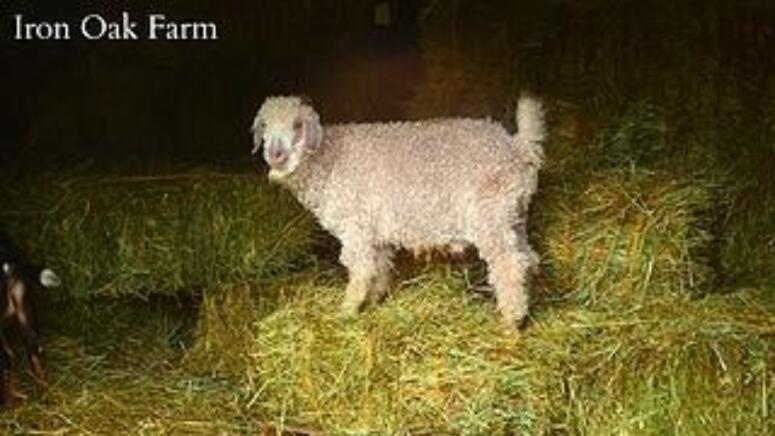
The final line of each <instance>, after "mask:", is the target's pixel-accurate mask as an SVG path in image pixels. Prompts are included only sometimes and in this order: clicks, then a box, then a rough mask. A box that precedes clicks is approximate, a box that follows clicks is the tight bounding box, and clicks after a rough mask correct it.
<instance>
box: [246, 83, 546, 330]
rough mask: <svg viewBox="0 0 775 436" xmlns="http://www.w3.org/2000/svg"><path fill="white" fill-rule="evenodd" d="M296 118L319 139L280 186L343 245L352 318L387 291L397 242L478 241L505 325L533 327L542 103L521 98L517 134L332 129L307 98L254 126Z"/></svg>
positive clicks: (426, 127)
mask: <svg viewBox="0 0 775 436" xmlns="http://www.w3.org/2000/svg"><path fill="white" fill-rule="evenodd" d="M297 119H301V120H303V121H304V122H305V123H307V124H308V125H309V126H310V129H311V131H313V132H317V133H318V136H319V137H318V138H316V139H319V140H320V141H319V143H317V144H306V145H304V148H303V150H301V151H299V153H300V158H299V163H298V166H297V167H296V168H295V170H294V171H293V172H291V173H290V174H287V175H286V176H284V177H280V178H278V181H280V182H281V183H283V184H285V185H286V186H287V187H288V188H289V189H291V190H292V191H293V192H294V193H295V195H296V196H297V197H298V199H299V200H300V201H301V202H302V203H303V204H304V205H305V206H306V207H307V208H309V209H310V210H311V211H312V213H314V214H315V216H316V217H317V218H318V219H319V220H320V223H321V224H322V225H323V227H324V228H325V229H326V230H328V231H330V232H331V233H332V234H333V235H334V236H336V237H337V238H338V239H339V240H340V241H341V242H342V255H341V261H342V263H343V264H344V265H345V266H346V267H347V268H348V270H349V273H350V284H349V285H348V290H347V296H346V299H345V303H344V306H343V309H344V310H345V311H346V312H348V313H353V312H355V311H357V310H358V309H359V308H360V307H361V305H362V304H363V303H364V302H365V301H366V299H367V297H372V298H379V297H380V296H381V295H382V294H384V292H385V291H386V290H387V286H388V283H389V280H388V278H387V275H388V273H389V270H390V268H391V261H390V257H391V254H392V251H393V250H394V249H395V248H396V247H405V248H408V249H410V250H425V249H428V248H436V247H449V246H455V247H459V246H461V245H470V244H473V245H474V246H476V248H477V249H478V251H479V254H480V256H481V257H482V258H483V259H484V260H485V261H486V262H487V263H488V267H489V273H490V282H491V284H492V285H493V287H494V288H495V293H496V296H497V298H498V307H499V308H500V310H501V312H502V314H503V316H504V319H505V321H506V322H507V323H509V324H512V325H513V324H516V323H520V322H522V321H523V320H524V317H525V316H526V315H527V311H528V304H527V292H526V289H525V286H526V276H527V273H528V270H529V269H530V268H531V267H533V266H535V265H536V263H537V260H538V257H537V255H536V254H535V252H534V251H533V250H532V249H531V247H530V245H529V244H528V241H527V234H526V230H525V226H526V217H527V208H528V205H529V203H530V198H531V197H532V195H533V193H534V192H535V190H536V186H537V180H538V170H539V168H540V166H541V161H542V157H543V149H542V141H543V139H544V136H545V132H544V130H545V128H544V116H543V109H542V105H541V102H540V101H539V100H537V99H535V98H533V97H530V96H526V95H523V96H522V97H521V98H520V101H519V104H518V109H517V122H518V125H519V128H520V130H519V132H518V133H517V134H516V135H510V134H509V133H508V132H506V130H505V129H504V128H503V127H502V126H501V125H500V124H497V123H495V122H492V121H490V120H481V119H464V118H454V119H436V120H427V121H418V122H391V123H370V124H339V125H330V126H321V125H320V122H319V117H318V114H317V112H316V111H315V110H314V108H312V106H311V105H309V104H308V103H306V102H304V101H303V100H302V99H300V98H298V97H270V98H268V99H267V100H266V101H265V102H264V104H263V106H262V108H261V109H260V111H259V113H258V115H257V118H256V123H255V125H260V126H261V128H262V130H267V129H268V130H272V129H280V128H281V127H282V126H279V127H278V126H275V125H273V124H288V123H293V121H294V120H297ZM256 140H257V141H260V140H261V138H260V137H259V136H258V135H257V138H256Z"/></svg>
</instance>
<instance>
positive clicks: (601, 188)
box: [532, 169, 713, 304]
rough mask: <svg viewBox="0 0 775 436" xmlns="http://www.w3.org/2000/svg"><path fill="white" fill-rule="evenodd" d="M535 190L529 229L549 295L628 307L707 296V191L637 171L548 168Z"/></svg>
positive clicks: (709, 191) (709, 277)
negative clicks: (622, 302) (663, 297)
mask: <svg viewBox="0 0 775 436" xmlns="http://www.w3.org/2000/svg"><path fill="white" fill-rule="evenodd" d="M541 184H542V188H541V191H540V193H539V197H538V198H537V200H536V201H535V203H534V205H535V206H534V208H535V211H534V217H533V221H532V223H533V225H534V228H535V229H536V233H537V238H536V239H537V241H538V245H539V252H541V253H542V255H543V256H544V272H545V273H546V274H547V275H548V277H549V281H550V285H551V287H552V292H557V291H571V292H572V293H573V295H574V296H575V297H577V298H580V299H582V300H584V301H586V302H587V303H588V304H597V303H598V302H600V301H601V300H604V299H609V298H622V297H623V298H625V299H626V302H627V304H634V303H636V302H643V301H644V300H645V299H646V298H648V297H650V296H653V295H658V294H672V295H684V296H686V295H690V294H691V293H693V292H694V293H696V292H702V291H707V290H708V289H707V285H709V284H710V283H711V282H712V279H713V271H712V270H711V268H710V260H709V252H710V250H711V242H712V238H711V235H710V229H709V227H710V225H709V220H710V211H711V209H712V206H713V187H712V186H711V185H709V184H707V183H705V184H703V182H702V180H693V181H691V182H689V181H685V180H681V179H679V178H675V177H671V176H669V175H667V174H663V173H657V172H649V171H644V170H635V169H630V170H607V171H597V172H594V171H590V172H589V173H588V175H587V176H580V175H579V173H570V174H568V175H566V174H565V173H564V172H563V171H562V170H552V169H550V170H549V171H548V172H547V173H546V174H545V178H544V179H542V181H541Z"/></svg>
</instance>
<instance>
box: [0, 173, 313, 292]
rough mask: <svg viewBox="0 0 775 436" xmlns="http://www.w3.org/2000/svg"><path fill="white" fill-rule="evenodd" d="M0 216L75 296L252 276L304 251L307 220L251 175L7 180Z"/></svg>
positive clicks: (283, 265) (296, 261) (291, 262)
mask: <svg viewBox="0 0 775 436" xmlns="http://www.w3.org/2000/svg"><path fill="white" fill-rule="evenodd" d="M4 191H5V192H3V194H2V196H0V198H1V199H2V200H0V201H2V203H3V204H0V224H2V227H3V228H4V229H6V231H8V232H9V233H10V234H12V235H14V237H15V238H16V239H17V240H19V241H20V243H22V245H23V246H24V247H25V248H27V249H28V250H29V251H30V252H31V254H32V255H33V257H35V258H37V259H41V260H43V259H45V260H46V262H47V263H48V265H50V266H51V267H52V268H54V269H55V270H56V271H57V272H58V273H59V274H60V276H61V277H62V279H63V282H64V283H65V287H66V289H67V290H68V291H69V292H70V293H71V294H72V295H74V296H77V297H92V296H97V295H111V296H120V295H138V294H139V295H148V294H150V293H164V294H170V293H174V292H177V291H180V290H202V289H204V288H208V289H211V288H215V287H217V286H219V285H220V284H224V283H228V284H234V283H245V282H247V283H253V282H256V281H259V280H262V279H266V278H268V277H270V276H273V275H277V274H280V273H284V272H288V271H289V270H291V269H293V268H294V267H298V266H299V265H300V264H304V262H305V260H304V259H305V258H307V259H308V258H309V254H308V248H309V246H310V241H311V240H312V238H313V220H312V218H311V217H310V216H309V214H307V213H306V212H305V211H303V210H302V209H301V207H299V206H298V204H297V203H296V201H295V200H294V199H293V198H292V197H291V196H290V195H288V194H287V193H286V192H284V191H283V190H281V189H277V188H276V187H273V186H268V185H267V184H266V182H265V180H264V179H263V178H262V177H260V176H259V175H257V174H255V175H252V174H239V173H236V174H235V173H230V174H224V173H217V172H204V171H190V172H184V173H179V174H167V175H158V176H148V177H131V176H94V177H68V178H41V179H39V180H34V181H33V180H29V181H13V182H11V183H6V184H4Z"/></svg>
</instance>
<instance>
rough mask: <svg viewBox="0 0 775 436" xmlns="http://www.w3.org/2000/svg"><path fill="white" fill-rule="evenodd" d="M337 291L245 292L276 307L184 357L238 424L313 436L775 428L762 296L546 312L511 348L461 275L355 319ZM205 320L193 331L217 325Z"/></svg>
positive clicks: (422, 285) (488, 304)
mask: <svg viewBox="0 0 775 436" xmlns="http://www.w3.org/2000/svg"><path fill="white" fill-rule="evenodd" d="M343 285H344V284H343V283H342V282H341V281H336V280H334V281H332V280H330V279H315V280H309V281H303V282H301V283H289V284H285V285H282V286H278V287H276V288H272V289H256V290H255V293H256V295H257V296H258V297H257V298H258V299H260V298H261V297H262V296H263V295H265V293H269V294H271V295H281V296H282V297H280V300H281V301H282V304H279V305H277V306H276V307H275V308H274V309H273V310H270V311H263V310H258V311H255V312H253V313H254V314H253V315H252V316H250V315H247V314H246V313H245V312H242V314H241V316H242V317H243V318H241V319H240V321H239V322H234V323H233V325H234V326H235V327H236V332H238V333H237V334H235V331H232V332H229V329H228V328H220V329H219V330H218V331H219V332H220V333H219V334H220V335H223V336H221V337H222V338H223V339H224V340H222V341H219V340H216V339H217V338H216V337H217V336H218V333H216V330H213V329H210V330H208V336H207V338H208V340H209V341H210V343H211V344H220V345H221V347H216V349H213V348H211V349H209V350H205V349H203V348H199V349H195V350H194V352H193V353H192V354H190V355H189V357H191V356H193V355H197V354H199V355H198V360H197V361H198V362H200V364H201V362H208V364H206V365H205V366H204V367H202V366H200V364H197V365H195V367H196V368H198V369H199V370H200V371H202V370H206V371H213V370H218V371H217V372H218V373H221V374H228V375H231V376H233V377H236V378H237V379H239V380H240V381H241V383H240V384H241V385H242V386H244V387H245V389H247V391H248V394H247V398H246V399H245V404H244V407H245V413H246V414H248V415H250V416H262V417H264V418H265V419H267V420H268V421H269V422H271V423H272V424H273V425H274V426H277V427H278V428H283V427H289V428H308V429H316V430H319V431H321V432H322V433H324V434H329V433H336V434H372V433H376V434H405V433H424V434H514V433H516V434H522V433H527V434H544V433H550V432H557V431H560V432H571V433H572V432H576V431H581V432H583V433H589V434H608V433H641V432H643V431H648V432H650V433H654V434H665V433H681V434H708V433H714V434H730V433H745V434H753V433H762V434H766V433H767V432H771V431H772V430H774V429H775V421H774V420H772V417H771V414H772V412H771V408H772V402H773V401H775V384H773V382H775V352H773V346H775V340H773V338H774V337H775V301H774V300H773V299H772V298H769V297H771V295H767V294H766V293H764V292H758V291H753V290H749V291H745V292H740V293H737V294H734V295H727V296H713V297H708V298H705V299H701V300H698V301H692V302H688V301H686V300H685V299H682V298H676V297H673V296H670V295H663V296H659V297H655V298H653V299H651V300H648V301H646V302H643V303H641V304H633V305H632V307H630V308H627V309H626V310H623V309H622V308H621V306H619V305H606V304H599V305H598V306H597V307H596V308H595V310H590V309H588V308H585V307H582V306H579V305H575V304H564V305H560V304H556V303H547V302H546V301H545V300H542V301H539V304H538V305H537V308H536V310H535V320H534V323H533V324H532V326H531V327H530V328H529V329H528V330H527V331H525V332H524V333H523V334H522V335H521V336H519V337H517V336H514V335H511V334H508V333H505V332H504V331H503V330H502V328H501V326H500V325H499V322H498V317H497V311H496V309H495V305H494V303H493V302H492V301H491V300H490V299H486V298H482V297H480V296H477V295H474V294H471V293H469V292H466V289H465V288H466V284H465V280H463V278H462V277H461V276H458V275H453V276H443V275H439V274H436V275H424V276H421V277H419V278H418V279H416V280H414V281H413V282H411V283H406V284H404V285H403V286H401V287H400V288H399V289H398V290H396V291H395V292H394V293H393V294H392V295H391V297H389V298H388V300H387V301H386V302H385V303H384V304H383V305H380V306H377V307H375V308H372V309H370V310H368V311H366V312H365V313H364V314H363V315H362V316H361V317H359V318H358V319H355V320H352V319H350V320H344V319H342V318H340V317H339V316H338V315H337V314H338V312H337V309H338V305H339V302H340V300H341V298H342V290H343ZM242 292H243V293H242V294H241V295H242V296H243V297H244V296H245V294H244V292H246V291H245V290H242ZM221 295H223V294H221ZM243 302H244V301H240V302H239V303H238V305H239V306H238V307H235V308H231V309H228V308H224V307H223V306H218V308H217V312H213V314H215V313H218V314H221V315H222V314H224V313H226V312H228V311H229V310H236V311H239V310H241V309H240V307H242V306H241V305H242V304H243ZM207 312H208V311H207V310H205V311H204V313H203V316H204V317H205V319H203V320H200V322H204V324H205V325H211V326H212V325H213V323H214V322H215V317H213V316H211V315H210V316H208V315H207ZM217 322H218V323H220V324H221V327H224V326H225V324H224V321H222V320H219V321H217ZM237 337H243V338H244V337H246V338H247V339H243V340H239V341H235V338H237ZM224 344H230V345H227V346H225V347H224V346H223V345H224ZM232 346H234V347H235V348H232ZM230 355H236V356H239V358H238V359H239V362H238V363H237V364H234V363H235V361H232V362H230V363H229V362H224V356H230ZM226 358H227V359H228V357H226Z"/></svg>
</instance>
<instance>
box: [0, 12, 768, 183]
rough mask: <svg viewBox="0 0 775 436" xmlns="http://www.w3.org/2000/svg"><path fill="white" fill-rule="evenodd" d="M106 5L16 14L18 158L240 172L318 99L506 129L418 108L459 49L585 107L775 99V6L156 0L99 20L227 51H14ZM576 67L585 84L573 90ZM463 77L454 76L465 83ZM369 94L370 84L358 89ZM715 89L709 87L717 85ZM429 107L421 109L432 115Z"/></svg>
mask: <svg viewBox="0 0 775 436" xmlns="http://www.w3.org/2000/svg"><path fill="white" fill-rule="evenodd" d="M732 3H734V4H732ZM95 7H96V6H95V5H94V4H92V3H87V2H59V1H36V2H22V1H17V0H11V1H6V2H3V5H2V6H0V11H2V16H3V37H2V38H0V44H2V58H3V59H2V65H3V73H2V74H3V82H4V83H3V86H2V90H1V91H0V92H2V94H3V101H4V102H5V104H6V110H5V111H4V116H3V117H2V119H1V120H0V123H2V131H3V141H2V147H3V160H4V161H6V162H15V163H19V162H23V163H25V164H27V163H30V162H35V164H36V165H37V164H41V165H46V166H52V165H53V166H55V167H65V168H66V167H70V166H72V165H76V164H77V163H78V162H83V161H102V160H104V161H106V162H115V161H116V160H120V161H121V162H122V165H124V166H130V165H131V164H132V162H141V163H143V162H147V161H149V160H155V161H158V160H170V161H180V162H186V161H206V162H212V161H230V160H234V159H239V158H242V157H244V155H245V152H246V150H247V149H248V148H249V144H248V143H247V142H248V138H247V135H246V134H245V129H246V126H248V125H249V123H250V119H251V117H252V115H253V113H254V111H255V109H256V107H257V105H258V102H259V101H260V100H261V99H262V98H263V97H264V96H266V95H269V94H280V93H291V92H293V93H303V94H306V95H308V96H310V97H312V99H313V100H315V101H316V102H317V103H318V104H319V106H320V107H322V109H323V113H324V114H325V116H324V118H325V120H324V121H340V120H342V119H348V120H353V121H364V120H379V119H402V118H410V117H416V116H418V114H419V115H434V116H441V115H447V114H448V113H451V114H473V115H486V116H491V117H495V118H498V117H500V116H501V115H502V114H501V112H502V111H503V107H504V106H505V105H507V104H509V98H510V97H509V95H494V96H490V97H488V98H489V99H488V100H487V102H486V103H485V104H484V105H483V107H474V106H475V105H474V106H472V105H469V107H465V105H464V104H462V103H461V104H459V105H455V104H449V105H446V107H443V108H441V109H439V110H435V111H434V109H433V108H431V109H428V110H419V111H418V110H415V111H407V110H406V104H405V103H406V102H407V101H409V100H411V99H412V98H413V97H416V96H417V94H418V90H420V89H422V88H425V89H428V88H431V87H433V86H439V87H443V86H445V84H444V83H438V82H439V80H440V79H439V77H442V78H444V77H445V76H443V75H442V76H439V75H438V74H435V75H428V76H427V77H426V75H427V73H428V72H429V70H431V69H433V68H437V67H439V66H440V67H441V68H444V64H443V63H438V62H436V61H435V59H436V58H438V57H439V56H437V55H439V54H440V53H449V52H455V53H457V55H458V56H459V57H461V59H467V60H465V61H464V63H469V64H471V65H490V64H491V65H503V66H505V67H504V68H494V69H486V68H483V69H481V71H476V72H474V73H473V74H479V75H480V76H481V80H480V81H479V82H481V83H485V82H488V81H490V80H491V79H492V78H493V77H495V76H498V75H503V74H504V73H503V71H511V72H514V71H516V72H518V73H520V74H521V78H520V80H521V81H522V82H524V80H525V79H526V78H531V77H532V78H533V79H531V80H530V81H532V82H536V81H540V82H542V85H539V88H541V87H542V89H541V91H542V92H544V93H546V94H550V93H553V94H555V96H556V97H558V98H559V99H561V100H566V101H567V100H574V99H576V100H578V101H580V102H582V104H584V103H585V102H587V101H589V100H590V99H596V98H598V97H595V95H597V96H599V95H600V94H601V93H605V92H609V91H612V90H613V91H612V92H617V93H619V94H621V95H619V96H618V97H619V98H620V99H627V98H632V99H636V98H639V97H641V95H642V94H643V93H645V92H651V91H653V90H654V89H655V88H659V87H660V84H659V82H660V81H661V80H662V79H663V78H664V77H669V76H671V69H681V70H682V72H686V71H689V70H692V69H695V70H696V71H695V73H696V74H698V75H699V76H703V75H708V74H710V73H707V72H706V71H704V70H703V69H704V68H706V67H709V66H710V64H713V65H712V67H713V68H715V69H734V70H735V73H736V74H738V75H739V77H741V79H742V80H741V81H740V83H739V88H740V89H741V90H742V92H743V94H745V95H744V100H745V101H747V102H749V103H750V110H751V111H757V110H761V104H760V103H761V100H762V99H764V98H765V96H766V95H767V94H766V93H763V92H761V86H763V84H764V83H765V82H766V80H767V79H766V77H767V75H768V74H770V73H771V72H772V64H773V61H772V59H773V55H772V50H771V47H772V45H771V43H772V40H773V26H772V20H771V17H772V9H773V8H772V7H770V6H767V2H760V1H759V2H757V1H746V2H718V1H716V2H686V3H685V4H682V6H681V7H680V8H677V7H673V6H672V3H670V2H660V1H645V2H635V1H625V2H611V1H602V0H601V1H593V2H583V4H582V3H579V2H564V1H550V2H529V1H517V2H506V1H496V2H487V4H486V5H484V4H480V3H478V2H466V1H448V2H444V1H432V0H425V1H413V0H389V1H381V0H380V1H376V0H373V1H354V0H346V1H332V0H321V1H288V2H279V1H276V2H275V1H259V2H236V1H226V2H212V1H199V0H198V1H170V2H164V4H163V5H162V4H159V3H158V2H154V1H147V0H139V1H133V2H110V3H107V4H102V5H100V7H99V11H98V12H99V13H100V14H102V15H103V16H105V17H106V18H108V19H119V18H120V16H121V13H122V12H123V11H128V12H129V13H130V14H131V15H132V16H133V17H136V18H137V19H138V20H139V21H140V23H139V25H140V26H141V28H142V26H145V23H144V22H143V21H142V18H144V17H147V16H148V14H150V13H159V12H163V13H164V14H166V16H168V17H169V18H170V19H179V20H183V19H198V20H211V21H213V22H215V23H217V25H218V33H219V35H218V40H217V41H148V40H143V38H140V40H139V41H87V40H85V39H84V38H75V37H73V38H72V39H71V40H70V41H16V40H14V38H13V37H12V36H13V18H12V17H13V15H14V14H23V15H24V16H25V17H26V18H27V19H30V20H63V21H67V22H71V23H73V25H74V26H77V23H78V20H79V19H81V18H82V17H84V16H85V15H88V14H89V13H94V12H95ZM162 9H163V10H162ZM606 35H607V36H609V37H606ZM612 35H613V36H612ZM504 47H505V48H504ZM568 53H573V54H572V56H573V57H574V58H573V60H572V62H571V63H570V64H568V63H566V62H565V60H566V57H567V56H566V54H568ZM564 56H565V57H564ZM600 65H605V67H604V68H603V67H601V66H600ZM563 70H568V71H570V73H569V74H575V75H576V77H575V78H574V79H573V80H570V81H569V80H567V77H566V76H567V74H564V73H563ZM571 70H572V71H571ZM493 71H494V72H493ZM579 71H581V72H586V74H582V75H578V72H579ZM690 72H691V71H690ZM458 73H459V72H458V71H456V70H455V69H450V71H449V75H448V76H449V77H451V78H452V79H450V81H452V82H454V77H455V74H458ZM505 74H509V73H505ZM364 78H366V79H364ZM364 80H369V84H368V86H360V87H358V86H356V84H355V83H354V82H357V81H361V82H363V81H364ZM498 80H500V81H501V82H504V80H502V78H498ZM509 80H510V79H509V78H506V79H505V82H506V83H507V86H505V87H504V86H500V92H501V94H506V93H509V92H513V86H512V85H513V84H512V83H509ZM714 80H715V79H714ZM474 81H476V77H475V78H474ZM622 83H624V86H620V85H621V84H622ZM698 83H702V85H701V86H709V85H710V83H709V81H708V80H701V81H700V82H698ZM698 86H699V85H698ZM665 87H666V86H663V88H665ZM469 88H471V89H468V88H466V85H465V84H464V85H462V88H461V89H457V88H454V87H452V88H451V89H450V91H449V93H450V94H453V95H452V97H451V98H453V99H454V98H455V97H456V96H455V95H454V94H455V93H457V94H458V95H462V94H466V93H475V92H479V89H478V88H476V86H473V87H469ZM492 88H498V87H497V86H496V87H492ZM504 89H505V92H504ZM489 92H490V93H491V94H492V93H493V90H492V89H490V90H489ZM623 92H624V93H625V94H622V93H623ZM669 92H673V91H665V93H669ZM675 92H680V91H675ZM355 94H358V95H355ZM482 94H485V93H484V92H483V93H482ZM652 97H654V98H659V96H658V95H652ZM355 101H358V102H359V103H361V104H358V103H354V102H355ZM363 101H367V102H369V104H368V105H363V104H362V102H363ZM414 103H415V104H414V107H415V108H417V106H418V105H419V106H422V104H423V102H422V101H420V102H419V103H418V102H414ZM445 112H447V113H445ZM751 113H753V112H751ZM140 166H142V164H140Z"/></svg>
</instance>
